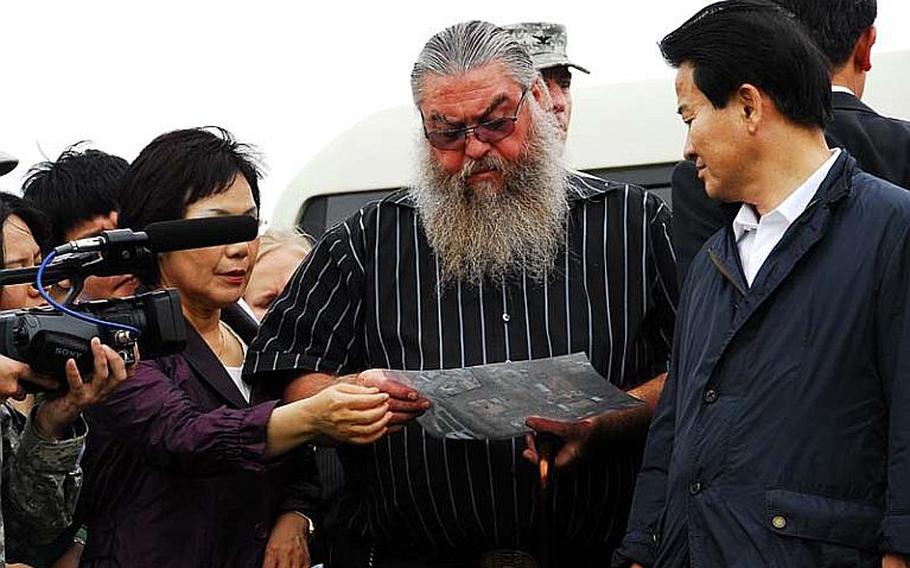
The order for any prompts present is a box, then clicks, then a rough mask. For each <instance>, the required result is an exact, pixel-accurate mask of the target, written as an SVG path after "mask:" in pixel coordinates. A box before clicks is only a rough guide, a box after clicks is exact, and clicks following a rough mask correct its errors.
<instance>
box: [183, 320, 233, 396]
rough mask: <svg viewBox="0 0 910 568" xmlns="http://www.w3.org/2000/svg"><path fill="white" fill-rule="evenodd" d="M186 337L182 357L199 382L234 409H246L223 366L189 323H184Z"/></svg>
mask: <svg viewBox="0 0 910 568" xmlns="http://www.w3.org/2000/svg"><path fill="white" fill-rule="evenodd" d="M186 336H187V337H186V350H185V351H184V352H183V356H184V357H185V358H186V360H187V362H188V363H189V364H190V367H192V369H193V372H195V373H196V376H197V377H199V380H200V381H202V382H203V383H205V384H207V385H209V386H210V387H212V388H213V389H214V390H215V392H217V393H218V394H219V395H220V396H221V398H223V399H224V400H225V402H228V403H230V404H231V406H233V407H234V408H247V407H248V406H249V403H248V402H247V401H246V399H245V398H243V395H242V394H241V393H240V390H239V389H238V388H237V385H235V384H234V381H232V380H231V377H230V376H229V375H228V374H227V371H225V370H224V366H223V365H222V364H221V362H220V361H219V360H218V358H217V357H216V356H215V354H214V353H212V350H211V349H209V346H208V345H206V343H205V341H204V340H203V339H202V336H200V335H199V334H198V333H197V332H196V330H195V329H194V328H193V326H192V325H190V323H189V322H187V323H186Z"/></svg>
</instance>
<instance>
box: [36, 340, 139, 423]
mask: <svg viewBox="0 0 910 568" xmlns="http://www.w3.org/2000/svg"><path fill="white" fill-rule="evenodd" d="M92 355H93V356H94V361H95V368H94V370H93V371H92V375H91V378H90V380H89V381H83V380H82V376H81V375H80V374H79V369H78V368H77V367H76V361H74V360H73V359H70V360H69V361H67V362H66V381H67V383H69V391H68V392H67V393H66V394H64V395H62V396H59V397H57V398H51V399H46V400H44V401H43V402H42V403H41V404H40V405H39V406H38V410H37V411H36V414H35V423H36V425H37V427H38V430H39V431H40V432H41V433H42V434H44V435H45V436H47V437H48V438H52V439H61V438H64V437H65V436H66V432H67V429H68V428H69V426H70V424H72V423H73V422H75V421H76V419H77V418H79V415H80V414H82V412H83V411H84V410H85V409H87V408H88V407H90V406H92V405H94V404H98V403H99V402H101V401H102V400H104V399H105V398H106V397H107V395H108V394H110V393H111V391H113V390H114V389H115V388H117V387H118V386H119V385H120V383H122V382H123V381H125V380H126V378H127V377H128V376H129V375H130V374H131V373H132V368H133V367H132V366H131V367H130V368H129V369H128V368H127V367H126V363H124V361H123V359H122V358H121V357H120V355H117V353H116V352H115V351H114V350H113V349H111V348H110V347H108V346H107V345H102V344H101V341H100V340H99V339H98V338H97V337H95V338H93V339H92ZM136 359H137V361H138V354H137V358H136Z"/></svg>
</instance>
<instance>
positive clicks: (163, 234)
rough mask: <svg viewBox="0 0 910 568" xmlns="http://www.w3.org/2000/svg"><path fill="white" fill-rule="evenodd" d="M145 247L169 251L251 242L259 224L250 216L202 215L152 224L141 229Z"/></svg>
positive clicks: (155, 250)
mask: <svg viewBox="0 0 910 568" xmlns="http://www.w3.org/2000/svg"><path fill="white" fill-rule="evenodd" d="M144 231H145V234H147V235H148V248H149V249H150V250H152V251H153V252H169V251H173V250H186V249H195V248H203V247H213V246H219V245H229V244H232V243H243V242H247V241H252V240H253V239H255V238H256V235H257V234H258V232H259V224H258V223H257V222H256V219H254V218H253V217H250V216H249V215H234V216H230V217H202V218H198V219H178V220H176V221H159V222H157V223H151V224H149V225H147V226H146V227H145V229H144Z"/></svg>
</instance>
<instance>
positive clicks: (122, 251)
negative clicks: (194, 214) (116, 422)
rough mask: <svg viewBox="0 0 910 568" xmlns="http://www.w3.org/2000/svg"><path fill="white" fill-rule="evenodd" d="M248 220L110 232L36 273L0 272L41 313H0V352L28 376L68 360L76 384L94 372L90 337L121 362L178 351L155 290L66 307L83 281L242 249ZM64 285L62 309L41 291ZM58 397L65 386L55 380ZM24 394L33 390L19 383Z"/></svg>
mask: <svg viewBox="0 0 910 568" xmlns="http://www.w3.org/2000/svg"><path fill="white" fill-rule="evenodd" d="M257 230H258V226H257V223H256V220H255V219H253V218H252V217H249V216H230V217H213V218H204V219H185V220H179V221H163V222H160V223H153V224H150V225H149V226H148V227H147V228H146V229H145V231H141V232H140V231H132V230H130V229H117V230H113V231H104V232H102V233H101V235H99V236H97V237H92V238H88V239H81V240H78V241H72V242H70V243H67V244H65V245H62V246H59V247H57V248H56V249H54V250H53V251H52V252H51V253H49V254H48V255H47V257H45V259H44V262H43V263H42V264H41V266H40V267H38V268H21V269H12V270H0V286H4V285H12V284H25V283H32V284H33V285H34V286H36V287H37V288H38V289H39V290H41V291H42V295H43V296H44V297H45V299H47V300H48V303H49V305H48V306H42V307H39V308H29V309H20V310H9V311H4V312H0V353H2V354H3V355H5V356H7V357H10V358H12V359H16V360H19V361H22V362H23V363H27V364H28V365H29V366H30V367H31V368H32V369H33V370H34V371H36V372H39V373H43V374H47V375H51V376H57V377H63V376H64V373H65V365H66V361H67V360H69V359H74V360H75V361H76V365H77V367H78V368H79V370H80V372H81V373H82V374H83V376H84V377H87V376H88V375H89V373H91V371H92V370H93V368H94V358H93V355H92V350H91V340H92V338H93V337H97V338H99V339H100V340H101V342H102V343H103V344H105V345H108V346H110V347H111V348H112V349H114V351H116V352H117V353H118V354H119V355H120V356H121V357H123V359H124V361H126V362H127V363H132V362H134V361H135V356H134V350H135V349H136V348H137V347H138V350H139V353H140V355H141V357H142V358H145V359H155V358H158V357H163V356H165V355H171V354H174V353H179V352H180V351H183V349H184V347H185V346H186V324H185V322H184V319H183V313H182V310H181V306H180V297H179V296H178V294H177V291H176V290H172V289H167V290H156V291H153V292H146V293H143V294H138V295H136V296H130V297H127V298H114V299H110V300H97V301H91V302H80V303H76V304H72V303H70V302H71V301H72V300H73V299H75V297H76V296H78V295H79V292H80V291H81V289H82V283H83V281H84V279H85V278H86V277H88V276H112V275H116V274H142V273H144V272H145V271H148V270H151V269H153V267H154V264H153V263H154V262H155V258H156V257H155V254H156V253H163V252H170V251H175V250H185V249H193V248H202V247H208V246H216V245H225V244H230V243H237V242H244V241H249V240H252V239H254V238H256V233H257ZM61 280H68V281H69V282H70V289H69V293H68V294H67V297H66V298H65V299H64V300H63V303H58V302H56V301H54V300H53V299H52V298H51V297H50V296H49V295H48V294H47V292H46V291H44V290H43V287H44V286H46V285H48V284H53V283H56V282H59V281H61ZM61 383H62V384H61V387H60V391H61V392H62V391H65V390H66V389H67V388H68V387H67V383H66V381H61ZM26 384H27V388H26V390H32V389H35V388H38V387H36V386H35V385H33V384H31V383H26Z"/></svg>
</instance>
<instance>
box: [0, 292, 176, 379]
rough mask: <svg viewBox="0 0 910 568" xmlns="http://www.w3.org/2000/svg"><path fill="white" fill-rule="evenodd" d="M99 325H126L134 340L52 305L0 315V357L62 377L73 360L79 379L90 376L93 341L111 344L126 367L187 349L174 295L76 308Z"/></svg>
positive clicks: (150, 295) (121, 331)
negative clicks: (138, 357) (138, 359)
mask: <svg viewBox="0 0 910 568" xmlns="http://www.w3.org/2000/svg"><path fill="white" fill-rule="evenodd" d="M74 307H75V308H76V309H77V310H78V311H79V312H81V313H84V314H87V315H90V316H92V317H94V318H96V319H98V320H103V321H107V322H116V323H121V324H126V325H128V326H130V327H134V328H136V329H139V330H141V333H139V334H138V335H137V334H135V333H133V332H131V331H128V330H125V329H115V328H110V327H107V326H104V325H100V324H97V323H92V322H88V321H83V320H80V319H77V318H75V317H73V316H71V315H70V314H67V313H63V312H60V311H57V310H56V308H54V307H52V306H47V307H40V308H31V309H27V310H12V311H6V312H0V353H3V354H4V355H6V356H7V357H10V358H12V359H17V360H19V361H22V362H25V363H28V364H29V366H30V367H31V368H32V370H34V371H36V372H38V373H43V374H46V375H51V376H63V371H64V366H65V365H66V361H67V360H68V359H75V361H76V366H77V367H78V368H79V371H80V373H82V375H83V377H85V376H87V375H88V374H90V373H91V372H92V369H93V368H94V358H93V356H92V349H91V344H90V342H91V339H92V338H93V337H97V338H98V339H100V340H101V343H104V344H105V345H109V346H110V347H111V348H112V349H114V351H116V352H117V353H118V354H119V355H120V356H121V357H122V358H123V360H124V361H126V362H127V363H133V362H135V356H134V347H138V348H139V352H140V353H142V357H144V358H147V359H155V358H157V357H163V356H165V355H171V354H174V353H179V352H180V351H182V350H183V348H184V347H185V345H186V326H185V323H184V321H183V313H182V312H181V310H180V297H179V296H178V295H177V292H176V291H174V290H156V291H154V292H147V293H145V294H139V295H137V296H130V297H127V298H114V299H111V300H98V301H94V302H83V303H80V304H76V305H75V306H74Z"/></svg>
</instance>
